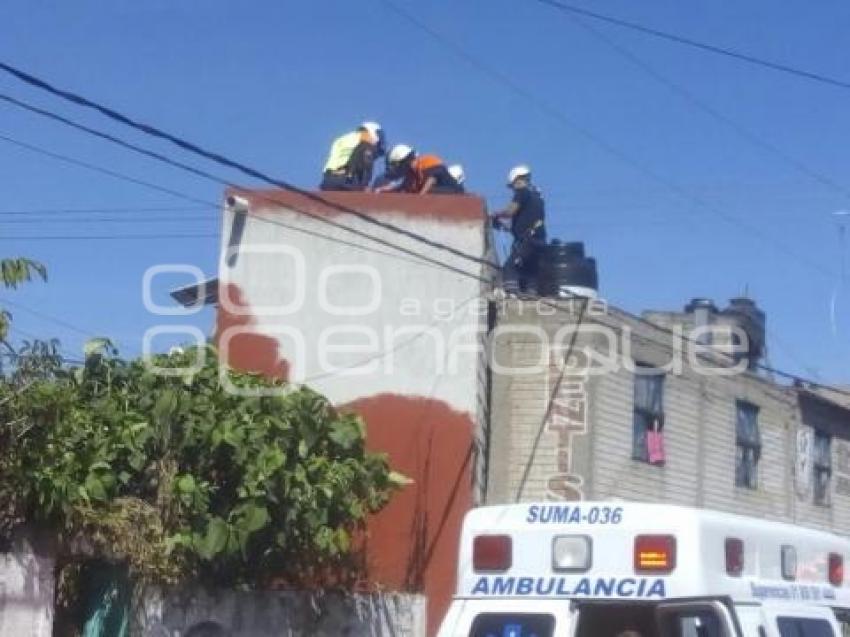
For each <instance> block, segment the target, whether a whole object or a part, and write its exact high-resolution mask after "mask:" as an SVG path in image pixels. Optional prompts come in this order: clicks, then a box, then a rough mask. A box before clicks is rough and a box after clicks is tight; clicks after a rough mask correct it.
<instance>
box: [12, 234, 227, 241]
mask: <svg viewBox="0 0 850 637" xmlns="http://www.w3.org/2000/svg"><path fill="white" fill-rule="evenodd" d="M220 236H221V235H220V234H218V233H210V232H208V233H194V234H173V233H160V234H56V235H43V234H34V235H15V236H10V235H3V236H0V241H100V240H110V241H111V240H118V239H122V240H123V239H217V238H219V237H220Z"/></svg>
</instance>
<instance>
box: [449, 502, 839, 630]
mask: <svg viewBox="0 0 850 637" xmlns="http://www.w3.org/2000/svg"><path fill="white" fill-rule="evenodd" d="M848 556H850V541H848V540H846V539H843V538H841V537H838V536H836V535H832V534H829V533H824V532H820V531H815V530H811V529H805V528H801V527H798V526H792V525H789V524H782V523H778V522H768V521H765V520H761V519H754V518H747V517H743V516H739V515H732V514H729V513H718V512H714V511H707V510H703V509H692V508H686V507H677V506H668V505H660V504H643V503H625V502H622V503H621V502H617V503H601V502H600V503H596V502H577V503H552V502H548V503H540V504H516V505H508V506H494V507H482V508H479V509H475V510H473V511H470V512H469V513H468V514H467V516H466V519H465V521H464V525H463V533H462V536H461V547H460V558H459V566H458V583H457V593H456V595H455V597H454V600H453V601H452V604H451V607H450V609H449V611H448V613H447V615H446V617H445V619H444V621H443V624H442V626H441V628H440V632H439V634H438V635H439V637H842V633H843V637H848V635H850V631H848V630H847V628H848V626H850V623H848V622H850V586H848V583H847V582H846V581H845V577H844V562H845V560H847V559H848Z"/></svg>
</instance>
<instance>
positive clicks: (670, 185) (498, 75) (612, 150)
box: [381, 0, 833, 278]
mask: <svg viewBox="0 0 850 637" xmlns="http://www.w3.org/2000/svg"><path fill="white" fill-rule="evenodd" d="M381 2H382V3H383V4H384V5H386V6H387V7H388V8H390V10H392V11H393V12H395V13H396V14H397V15H399V16H400V17H401V18H403V19H404V20H406V21H407V22H409V23H410V24H412V25H413V26H414V27H416V28H417V29H419V30H420V31H422V32H423V33H425V34H427V35H428V36H429V37H430V38H432V39H433V40H435V41H436V42H438V43H440V44H442V45H444V46H445V47H447V48H448V49H450V50H451V51H452V52H453V53H454V54H455V55H456V56H457V57H459V58H460V59H462V60H464V61H465V62H467V63H468V64H469V65H470V66H472V67H473V68H474V69H476V70H478V71H479V72H481V73H483V74H485V75H487V76H489V77H490V78H492V79H494V80H496V81H497V82H499V83H501V84H503V85H505V86H506V87H507V88H508V89H509V90H510V91H511V92H513V93H514V94H516V95H518V96H519V97H522V98H523V99H525V100H526V101H527V102H528V103H529V104H531V105H532V106H534V107H535V108H536V109H538V110H539V111H540V112H541V113H543V114H544V115H547V116H549V117H550V118H552V119H553V120H555V121H556V122H558V123H560V124H561V125H563V126H566V127H567V128H569V129H570V130H572V131H573V132H576V133H578V134H579V135H581V136H582V137H584V138H585V139H587V140H589V141H590V142H592V143H594V144H595V145H597V146H598V147H599V148H601V149H602V150H604V151H605V152H607V153H608V154H610V155H611V156H612V157H614V158H616V159H618V160H619V161H620V162H622V163H623V164H625V165H628V166H630V167H631V168H632V169H634V170H635V171H636V172H638V173H640V174H642V175H644V176H645V177H647V178H648V179H650V180H651V181H654V182H656V183H658V184H660V185H662V186H664V187H665V188H667V189H668V190H670V191H671V192H673V193H675V194H676V195H677V196H678V197H680V198H681V199H684V200H685V201H687V202H688V203H690V204H691V205H694V206H696V207H699V208H701V209H703V210H705V211H706V212H709V213H711V214H713V215H714V216H716V217H718V218H720V219H722V220H723V221H725V222H726V223H728V224H730V225H732V226H736V227H738V228H741V229H743V230H746V231H747V232H748V233H749V234H751V235H752V236H755V237H758V238H759V239H761V240H762V241H763V242H765V243H767V244H770V245H772V246H773V247H774V248H775V249H776V250H778V251H780V252H783V253H785V254H787V255H788V256H790V257H792V258H794V259H796V260H797V261H799V262H800V263H802V264H804V265H806V266H808V267H809V268H810V269H812V270H813V271H816V272H818V273H820V274H822V275H825V276H828V277H830V278H832V276H833V275H832V273H831V272H830V271H829V270H828V269H827V268H826V267H825V266H823V265H822V264H820V263H818V262H817V261H814V260H812V259H810V258H809V257H808V256H806V255H803V254H798V253H797V252H796V251H794V250H792V249H791V248H789V247H788V246H786V245H785V244H784V243H782V242H780V241H777V240H776V239H774V238H773V237H772V236H771V235H769V234H767V233H766V232H764V231H763V230H762V229H761V228H760V227H758V226H755V225H752V224H749V223H747V222H745V221H743V220H742V219H739V218H738V217H736V216H734V215H730V214H729V213H726V212H723V211H722V210H720V209H717V208H714V207H713V206H711V205H710V204H708V203H706V202H705V201H703V200H702V199H701V198H700V197H698V196H695V195H692V194H691V193H690V192H688V191H687V190H686V189H685V188H683V187H681V186H679V185H678V184H676V183H675V182H673V181H671V180H669V179H667V178H666V177H664V176H663V175H661V174H659V173H657V172H655V171H654V170H653V169H651V168H648V167H647V166H645V165H644V164H643V163H642V162H640V161H638V160H636V159H633V158H632V157H631V156H630V155H628V154H627V153H625V152H623V151H622V150H620V149H619V148H618V147H616V146H615V145H613V144H612V143H610V142H608V141H607V140H606V139H604V138H602V137H601V136H599V135H597V134H596V133H594V132H593V131H591V130H589V129H587V128H585V127H584V126H582V125H580V124H578V123H577V122H576V121H574V120H573V119H572V118H570V117H569V116H567V115H566V114H565V113H564V112H563V111H562V110H561V109H560V108H558V107H556V106H554V105H552V104H550V103H548V102H545V101H543V100H541V99H539V98H537V97H536V96H535V95H534V94H533V93H531V92H530V91H528V90H527V89H525V88H523V87H522V86H521V85H520V84H518V83H517V82H516V81H514V80H513V79H512V78H511V77H510V76H509V75H507V74H505V73H504V72H502V71H501V70H499V69H496V68H494V67H492V66H490V65H489V64H486V63H485V62H483V61H481V60H480V59H479V58H477V57H476V56H474V55H473V54H471V53H469V52H467V51H466V49H464V48H463V47H462V46H461V45H459V44H457V43H456V42H454V41H453V40H451V39H450V38H447V37H446V36H445V35H443V34H442V33H440V32H438V31H436V30H434V29H433V28H431V27H430V26H428V25H427V24H426V23H424V22H423V21H422V20H420V19H419V18H418V17H416V16H415V15H413V14H412V13H410V12H409V11H406V10H405V9H403V8H401V7H400V6H399V5H397V4H396V3H395V2H393V1H392V0H381ZM685 210H686V211H687V212H689V213H691V214H695V215H697V216H699V215H698V213H696V212H695V211H692V210H691V209H690V208H688V207H685Z"/></svg>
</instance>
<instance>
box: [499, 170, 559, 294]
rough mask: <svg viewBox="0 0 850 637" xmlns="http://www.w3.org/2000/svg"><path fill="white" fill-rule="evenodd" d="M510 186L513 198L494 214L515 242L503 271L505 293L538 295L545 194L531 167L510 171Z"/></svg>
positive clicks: (543, 243) (543, 233)
mask: <svg viewBox="0 0 850 637" xmlns="http://www.w3.org/2000/svg"><path fill="white" fill-rule="evenodd" d="M508 188H510V189H511V190H513V191H514V196H513V200H512V201H511V203H510V204H508V206H507V207H506V208H505V209H504V210H501V211H499V212H496V213H494V214H493V216H492V218H493V223H494V225H495V226H496V227H497V228H502V229H508V230H510V232H511V234H512V235H513V238H514V241H513V245H512V246H511V253H510V254H509V255H508V258H507V260H506V261H505V265H504V269H503V272H502V277H503V285H504V287H505V292H508V293H510V294H516V293H519V292H524V293H526V294H532V295H534V294H537V269H538V261H539V260H540V252H541V249H542V248H543V246H544V245H546V228H545V226H544V225H543V223H544V220H545V206H544V202H543V195H541V194H540V191H539V190H537V188H536V187H535V186H534V185H533V184H532V183H531V169H530V168H529V167H528V166H516V167H514V168H512V169H511V171H510V172H509V173H508Z"/></svg>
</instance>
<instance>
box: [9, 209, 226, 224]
mask: <svg viewBox="0 0 850 637" xmlns="http://www.w3.org/2000/svg"><path fill="white" fill-rule="evenodd" d="M216 210H218V208H216ZM33 216H35V215H33ZM219 220H220V217H219V216H218V215H183V216H180V217H90V216H89V217H70V218H69V217H64V216H63V218H61V219H57V218H56V217H48V218H39V219H0V226H3V225H7V226H8V225H28V224H35V225H38V224H44V223H51V224H63V223H182V222H188V221H216V222H218V221H219Z"/></svg>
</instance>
